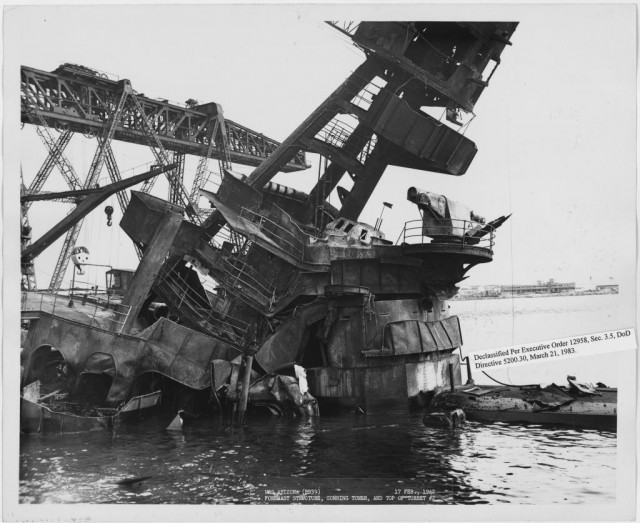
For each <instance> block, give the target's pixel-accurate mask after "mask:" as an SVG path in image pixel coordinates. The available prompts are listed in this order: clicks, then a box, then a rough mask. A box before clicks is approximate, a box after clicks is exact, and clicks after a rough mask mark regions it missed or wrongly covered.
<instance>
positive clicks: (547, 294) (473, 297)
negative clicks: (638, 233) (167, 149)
mask: <svg viewBox="0 0 640 523" xmlns="http://www.w3.org/2000/svg"><path fill="white" fill-rule="evenodd" d="M610 294H618V292H604V291H593V292H586V291H583V292H580V291H576V292H544V293H543V292H535V293H534V292H532V293H527V294H501V295H499V296H482V295H480V294H470V295H465V296H460V295H459V294H457V295H455V296H454V297H453V298H451V299H452V300H459V301H468V300H506V299H509V298H562V297H563V296H603V295H610Z"/></svg>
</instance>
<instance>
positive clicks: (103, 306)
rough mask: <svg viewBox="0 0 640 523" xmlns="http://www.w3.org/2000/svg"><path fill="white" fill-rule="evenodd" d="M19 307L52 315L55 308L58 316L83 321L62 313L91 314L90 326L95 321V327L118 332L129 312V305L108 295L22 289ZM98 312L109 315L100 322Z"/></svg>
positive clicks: (120, 330) (77, 316)
mask: <svg viewBox="0 0 640 523" xmlns="http://www.w3.org/2000/svg"><path fill="white" fill-rule="evenodd" d="M30 296H33V297H36V296H39V298H38V297H36V298H34V299H29V297H30ZM21 309H22V312H27V311H34V312H45V313H47V314H51V315H52V316H55V315H56V309H57V311H58V316H59V317H67V318H68V319H71V320H73V321H78V322H79V323H85V322H84V321H82V319H83V317H82V316H80V315H75V316H73V317H72V318H69V317H68V315H66V314H64V313H69V312H72V311H74V310H75V311H77V312H79V313H82V314H84V315H85V316H86V317H89V316H91V319H90V320H89V323H88V325H89V326H90V327H93V326H94V322H95V324H96V325H95V326H96V327H98V328H100V329H103V330H108V331H112V332H117V333H118V334H121V333H122V329H123V327H124V324H125V323H126V321H127V317H128V316H129V313H130V312H131V307H130V306H128V305H122V304H121V303H114V302H111V301H110V299H109V297H107V299H103V298H99V297H95V296H93V297H91V298H89V297H88V295H87V294H73V293H72V292H70V293H69V295H64V294H55V293H49V292H42V291H22V297H21ZM98 312H108V313H110V316H109V317H103V318H102V319H103V322H102V323H101V322H99V321H98V319H99V318H96V315H97V314H98Z"/></svg>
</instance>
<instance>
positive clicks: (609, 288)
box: [596, 283, 618, 294]
mask: <svg viewBox="0 0 640 523" xmlns="http://www.w3.org/2000/svg"><path fill="white" fill-rule="evenodd" d="M596 292H602V293H609V294H618V284H617V283H609V284H606V285H596Z"/></svg>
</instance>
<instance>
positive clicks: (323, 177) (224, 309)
mask: <svg viewBox="0 0 640 523" xmlns="http://www.w3.org/2000/svg"><path fill="white" fill-rule="evenodd" d="M331 25H332V26H334V27H335V28H337V29H339V30H340V31H341V32H343V33H344V34H345V35H347V36H348V37H349V38H350V39H351V40H352V41H353V43H354V44H355V45H356V46H358V47H359V48H360V49H362V51H363V52H364V55H365V60H364V62H363V63H362V64H361V65H360V66H359V67H358V68H357V69H356V70H355V71H354V72H353V73H352V74H351V75H350V76H349V77H348V78H347V79H346V80H345V81H344V82H343V83H342V84H341V85H340V86H338V87H337V89H336V90H335V91H334V92H333V93H332V94H331V95H330V96H329V97H328V98H327V99H326V100H325V101H324V102H322V103H321V104H320V105H319V106H318V108H317V109H316V110H314V111H313V112H312V113H311V114H310V115H309V116H308V117H307V118H306V119H305V120H304V122H302V123H301V124H300V125H299V126H298V128H297V129H295V130H294V131H293V132H292V133H291V134H290V135H289V136H288V137H287V138H286V139H285V140H284V141H283V142H282V143H281V144H274V143H273V142H270V145H269V147H268V148H263V149H261V150H258V151H257V152H256V151H253V150H250V152H249V153H247V152H246V151H242V150H239V149H238V148H237V147H239V146H237V144H236V148H234V146H232V145H230V144H232V143H235V142H234V141H233V140H231V139H230V136H231V134H232V133H231V132H230V131H229V130H230V129H234V126H233V124H231V125H230V123H229V121H228V120H227V121H226V122H225V124H226V129H227V131H226V135H225V138H223V139H216V138H215V136H217V135H216V134H215V133H218V132H221V131H220V130H221V129H223V127H221V126H220V124H219V123H218V124H216V123H215V122H213V120H212V122H213V123H210V124H209V126H208V127H207V130H208V132H205V133H203V134H201V135H200V136H201V138H200V139H196V140H195V142H194V141H193V140H191V141H190V139H191V137H192V136H193V134H191V130H196V129H198V127H197V125H195V124H193V121H192V124H193V125H192V124H189V125H187V123H185V119H184V118H183V119H180V118H177V117H176V118H177V119H176V118H174V119H173V120H172V118H171V117H169V114H170V112H169V111H167V112H163V111H161V110H160V109H158V110H157V111H156V112H153V111H152V110H150V109H145V108H144V106H143V104H142V103H141V102H140V101H139V100H138V98H139V97H140V95H136V94H135V93H134V94H132V92H129V96H132V97H133V98H132V101H130V102H129V105H127V101H126V96H125V95H126V93H127V90H126V89H127V87H126V85H125V86H124V91H123V94H122V95H121V97H122V98H121V99H120V102H119V103H118V104H117V105H116V109H115V111H116V112H115V114H116V116H118V118H117V119H115V120H109V119H108V118H107V119H106V120H103V121H102V123H101V124H100V126H99V127H98V128H99V129H101V131H100V132H102V133H105V132H106V131H105V129H107V128H109V129H110V130H109V131H108V133H107V134H106V135H101V136H102V138H101V139H100V140H99V143H100V144H105V143H106V144H107V145H106V146H104V147H102V152H101V153H97V154H101V155H102V156H104V157H105V158H108V157H109V147H108V141H109V140H110V139H112V138H114V137H115V138H116V139H118V137H120V139H127V140H131V141H136V140H142V138H141V137H140V136H142V135H136V132H137V131H136V129H135V122H138V124H139V125H141V126H142V127H145V126H148V127H152V128H153V133H152V136H155V140H156V141H155V143H154V144H152V146H153V147H155V150H156V151H161V150H162V149H163V148H164V150H165V151H166V150H171V151H187V149H183V147H184V148H187V147H192V148H194V149H193V150H194V151H196V150H197V154H201V155H202V157H203V158H209V157H217V158H219V159H220V158H222V160H223V161H224V160H225V159H230V160H231V161H235V162H240V161H242V163H245V164H251V162H254V161H256V159H259V160H260V161H259V162H257V161H256V163H255V164H256V165H257V166H256V168H255V170H254V171H253V172H252V173H251V174H250V175H249V176H243V175H240V174H238V173H236V172H234V171H233V169H231V168H230V166H229V165H228V164H224V165H222V166H221V167H222V170H223V172H224V176H223V178H222V181H221V184H220V186H219V188H218V189H217V191H215V192H210V191H205V190H202V189H200V187H198V188H197V189H198V190H199V193H200V194H201V195H202V196H204V197H206V198H207V199H208V200H209V201H210V202H211V205H212V208H213V209H212V212H210V213H209V214H205V213H202V212H199V209H198V208H197V206H195V205H194V203H193V202H194V200H196V198H195V194H189V193H188V192H187V191H186V190H184V189H183V188H181V175H180V170H179V167H178V169H174V170H171V169H167V170H168V172H169V174H168V176H169V179H170V184H171V187H172V195H174V196H172V197H170V199H169V201H166V200H162V199H160V198H157V197H154V196H151V195H150V194H148V192H145V191H144V190H143V191H137V192H132V197H131V200H130V201H128V202H125V203H126V204H127V205H126V211H125V213H124V216H123V219H122V222H121V227H122V229H123V230H124V231H125V232H126V233H127V234H128V235H129V236H130V237H131V239H132V240H133V241H134V243H135V244H136V245H137V246H138V248H139V249H140V254H141V260H140V265H139V267H138V269H137V270H136V272H135V274H134V275H133V277H132V278H131V280H130V282H129V283H128V285H127V287H126V289H123V290H122V292H121V294H122V299H121V300H118V308H119V309H118V311H117V312H118V314H119V316H118V318H117V319H116V318H112V317H111V316H110V312H109V311H108V310H105V311H104V313H103V314H102V313H101V314H96V312H93V316H92V317H91V314H90V312H89V311H83V310H82V308H81V307H80V306H76V308H75V309H74V310H73V311H68V310H62V308H59V309H57V310H55V311H53V310H51V308H52V307H51V306H42V304H43V303H47V302H46V300H43V299H42V297H40V298H38V297H37V295H35V294H33V293H28V295H27V297H26V298H25V300H26V302H25V304H24V310H25V311H27V312H25V314H24V315H23V317H25V318H29V319H30V321H31V324H30V326H29V330H28V334H27V336H26V343H25V349H26V351H25V352H26V354H27V355H28V357H27V361H26V362H25V365H26V377H25V379H26V380H27V381H29V380H31V381H33V380H35V379H38V378H39V377H40V376H39V375H38V372H36V371H34V370H33V366H34V361H35V362H36V365H35V366H36V368H43V366H46V365H44V363H43V358H44V359H45V360H46V358H48V357H51V354H52V350H51V349H52V348H54V349H55V351H56V355H55V358H58V360H56V361H62V360H63V361H64V362H65V365H66V366H67V369H68V372H70V373H72V374H73V375H74V376H75V377H76V379H75V382H74V383H75V384H76V385H75V386H76V390H75V391H71V390H70V391H69V393H70V394H73V393H76V394H77V393H78V385H77V384H78V383H83V382H82V380H80V379H77V377H79V376H85V377H86V376H87V375H92V376H95V375H100V374H105V375H108V376H110V377H111V379H110V380H107V381H106V382H105V383H106V385H105V386H104V394H103V398H102V401H103V402H104V404H105V405H111V406H113V405H117V404H119V403H120V402H122V401H125V400H126V399H128V398H129V397H131V395H132V394H134V393H144V392H150V391H151V390H153V389H154V388H157V387H158V386H159V384H160V383H162V384H163V386H164V387H165V388H166V389H167V391H169V390H170V391H171V394H173V395H174V396H175V397H178V398H183V400H184V401H191V402H193V401H196V400H197V398H200V399H202V398H203V397H207V398H208V397H209V395H208V394H204V392H205V391H213V392H214V393H217V394H216V395H215V396H216V398H218V395H219V394H221V393H222V392H224V393H223V396H225V397H226V399H227V400H228V401H230V402H232V403H234V402H236V401H240V409H241V410H243V405H242V397H243V395H244V396H245V401H246V396H247V394H248V400H249V401H250V402H251V403H252V404H253V405H265V406H267V407H269V408H270V409H272V410H275V411H278V410H279V409H281V407H282V404H283V402H284V401H285V400H287V401H290V402H292V403H293V404H294V405H295V406H296V407H297V409H298V410H299V411H301V412H302V411H305V412H315V410H314V408H311V407H310V405H315V401H316V400H319V401H320V403H321V404H322V403H324V404H325V405H336V406H349V407H359V408H361V409H362V410H365V411H366V410H368V409H372V408H375V407H376V406H379V405H383V404H386V403H388V402H398V401H400V402H405V403H406V401H407V399H409V398H411V399H414V400H417V401H418V402H421V403H424V402H428V401H429V398H430V396H431V395H432V394H433V393H434V391H436V390H438V389H441V388H443V387H450V386H452V385H455V384H460V381H461V378H460V362H459V358H458V356H457V355H455V354H454V353H453V351H454V350H455V349H456V348H458V347H460V345H461V344H462V334H461V331H460V325H459V321H458V318H457V317H455V316H450V315H449V313H448V307H447V303H446V300H447V299H449V298H451V297H452V296H453V295H454V294H455V292H456V290H457V287H456V284H457V283H458V282H460V281H461V280H462V279H463V278H464V277H465V274H466V273H467V271H468V270H469V269H471V268H472V267H473V266H475V265H476V264H478V263H486V262H489V261H491V259H492V255H493V242H494V231H495V228H497V227H498V226H499V225H500V224H501V223H502V222H503V221H504V220H505V219H506V217H501V218H498V219H497V220H494V221H489V222H487V221H486V220H485V219H484V218H482V217H480V216H477V215H476V214H475V213H474V212H473V211H471V210H470V209H469V208H467V207H466V206H464V205H461V204H459V203H457V202H455V201H453V200H451V199H448V198H446V197H444V196H442V195H438V194H434V193H432V192H430V191H425V190H422V189H418V188H415V187H411V188H407V189H408V191H407V197H408V199H409V200H410V201H412V202H413V203H414V204H415V205H416V207H417V209H416V211H417V213H416V214H418V212H419V213H420V214H419V215H420V219H419V220H415V221H410V222H407V224H406V225H405V228H404V230H403V231H402V234H401V238H400V240H399V241H398V242H397V243H396V244H394V243H393V242H391V241H389V240H387V239H386V238H385V236H384V234H383V232H382V231H381V230H380V224H376V226H371V225H368V224H365V223H360V222H358V218H359V216H360V213H361V212H362V210H363V208H364V206H365V204H366V203H367V201H368V200H369V198H370V196H371V194H372V192H373V190H374V188H375V187H376V185H377V184H378V182H379V181H380V179H381V177H382V176H383V174H384V173H385V171H386V169H387V167H389V166H400V167H406V168H412V169H418V170H423V171H431V172H437V173H442V174H444V175H454V176H460V175H463V174H464V173H465V172H466V171H467V169H468V168H469V166H470V164H471V162H472V160H473V158H474V156H475V154H476V151H477V149H476V146H475V144H474V143H473V142H472V141H471V140H470V139H469V138H467V137H466V136H465V135H464V132H463V131H464V128H465V126H466V124H467V123H466V122H465V120H468V119H469V115H470V114H471V113H472V111H473V109H474V107H475V104H476V102H477V101H478V98H479V97H480V95H481V94H482V92H483V90H484V89H485V88H486V87H487V86H488V84H489V80H490V78H491V77H492V75H493V73H494V71H495V68H496V67H497V65H498V64H499V63H500V56H501V54H502V52H503V50H504V48H505V47H506V46H507V45H510V37H511V34H512V33H513V31H514V30H515V28H516V25H517V24H516V23H510V22H496V23H490V22H480V23H453V22H362V23H359V24H339V23H331ZM33 74H35V73H33ZM43 74H44V73H43ZM25 84H26V86H27V91H28V92H31V91H34V90H35V89H36V88H35V87H33V85H34V84H33V82H31V81H29V80H28V78H27V81H26V82H25ZM23 89H25V87H24V85H23ZM25 96H26V95H25ZM38 99H40V100H41V99H42V97H39V98H38ZM123 99H124V100H125V101H124V102H122V100H123ZM121 107H122V108H121ZM126 107H128V108H129V109H128V110H129V111H133V112H132V113H126V111H125V109H124V108H126ZM73 109H74V108H73V107H71V108H70V109H69V110H68V112H67V113H65V117H64V120H65V122H66V123H67V125H69V128H68V129H72V130H76V128H74V127H73V126H74V125H76V124H78V125H79V123H77V122H76V120H74V119H84V120H87V119H90V118H88V115H87V114H86V113H85V114H84V115H80V116H78V115H76V114H68V113H69V112H73ZM75 110H76V111H77V108H76V109H75ZM190 110H191V111H192V112H195V113H198V114H201V113H202V114H210V115H211V114H213V115H220V114H221V111H219V110H217V112H212V113H206V111H204V109H203V108H202V107H195V108H193V109H190ZM434 110H437V111H438V112H440V113H442V117H441V118H437V117H436V116H434V115H433V114H432V113H434ZM34 111H35V110H34V109H33V108H32V109H28V110H25V111H24V113H23V117H24V118H25V119H26V120H25V121H27V120H29V119H30V118H37V116H33V115H32V114H30V112H34ZM136 111H137V113H136ZM35 112H36V113H37V112H38V111H35ZM39 112H40V115H41V116H43V115H42V113H43V112H45V109H40V110H39ZM53 112H55V111H53ZM59 112H60V111H58V113H59ZM187 112H188V111H187V110H183V116H184V114H187ZM125 113H126V115H132V116H127V117H125V116H123V115H125ZM136 114H138V117H136V116H135V115H136ZM150 114H154V115H156V116H157V118H156V117H154V118H149V115H150ZM160 114H162V115H164V116H163V117H162V118H161V117H160ZM141 115H146V118H145V117H144V116H142V117H141ZM43 117H44V116H43ZM445 117H446V121H445ZM163 118H164V120H163ZM195 119H196V117H195V116H194V120H195ZM145 120H146V123H145ZM105 121H107V122H108V121H112V122H115V121H118V122H120V125H118V124H117V123H113V125H111V126H109V125H105V123H104V122H105ZM152 121H153V122H154V124H152V123H151V122H152ZM52 122H53V120H50V121H48V122H47V121H44V122H42V121H41V122H40V123H41V124H42V125H52ZM127 122H129V123H131V125H130V126H128V125H129V124H128V123H127ZM161 122H164V123H161ZM85 123H86V122H85ZM153 125H155V127H153ZM238 127H239V126H238ZM179 131H180V132H179ZM183 131H184V132H183ZM65 132H66V129H65ZM163 133H164V134H163ZM171 133H173V134H172V135H171ZM181 133H182V134H181ZM185 133H186V134H185ZM142 134H144V132H143V133H142ZM147 134H149V133H147ZM196 134H197V133H196ZM169 135H170V136H169ZM62 136H64V133H63V135H62ZM62 136H61V138H62ZM207 136H209V138H208V141H207V139H206V137H207ZM212 136H214V138H211V137H212ZM61 138H60V139H61ZM145 139H146V138H145ZM136 143H140V142H139V141H138V142H136ZM244 143H246V140H245V142H244ZM212 144H215V145H212ZM203 151H205V152H204V153H203ZM54 153H55V151H52V155H53V156H55V154H54ZM305 153H316V154H318V155H319V156H320V166H321V172H320V174H319V176H318V180H317V183H316V185H315V187H314V188H313V189H312V190H311V191H310V192H309V193H308V194H306V193H303V192H300V191H298V190H295V189H293V188H290V187H285V186H282V185H280V184H277V183H275V182H274V181H273V178H274V177H275V176H276V175H277V174H278V173H279V172H282V171H287V170H299V169H301V168H303V167H304V166H305V160H304V154H305ZM174 154H184V152H181V153H176V152H174ZM234 154H235V156H234ZM243 154H244V155H245V156H246V157H245V156H242V155H243ZM216 155H217V156H216ZM263 157H264V158H263ZM159 159H160V160H162V161H161V162H160V161H159V162H158V163H162V164H164V165H165V166H166V165H167V164H169V163H170V162H169V159H164V158H163V157H162V155H161V154H160V158H159ZM173 159H174V160H175V159H176V158H175V157H174V158H173ZM177 160H179V158H178V159H177ZM97 161H100V159H98V160H97ZM174 163H176V164H177V165H178V166H179V165H180V162H179V161H175V162H174ZM107 166H109V162H107ZM345 175H348V176H349V177H350V178H351V180H352V181H353V185H352V187H351V189H350V190H347V189H345V188H343V187H341V186H340V185H339V184H340V182H341V180H342V179H343V177H344V176H345ZM32 185H33V184H32ZM36 189H37V187H36ZM194 189H195V186H194ZM336 190H337V193H338V195H339V200H340V204H339V205H338V206H334V205H331V204H330V203H329V202H328V197H329V195H330V194H331V193H333V192H334V191H336ZM28 261H29V260H25V259H23V263H26V262H28ZM207 281H213V282H215V288H212V287H211V286H208V285H206V282H207ZM112 292H113V289H112ZM38 299H39V300H40V301H39V303H40V305H37V302H38ZM94 301H95V304H93V305H91V300H90V298H87V300H85V304H84V305H82V306H85V307H94V306H95V307H97V306H98V305H97V301H96V300H94ZM54 306H55V301H54ZM95 307H94V308H95ZM96 316H100V318H101V319H100V321H98V320H96ZM87 339H90V340H91V343H85V342H80V340H87ZM73 340H75V341H73ZM43 347H44V348H46V350H43ZM60 358H61V360H60ZM243 361H244V367H243V366H242V362H243ZM243 368H244V370H242V369H243ZM301 369H304V370H301ZM243 375H244V377H245V379H244V380H242V376H243ZM304 375H306V380H304V379H301V376H304ZM90 381H91V380H89V382H90ZM242 381H244V382H245V385H244V386H243V385H242ZM89 382H87V383H89ZM307 384H308V391H307V388H306V385H307ZM293 385H295V387H293ZM203 394H204V395H203ZM185 398H186V399H185Z"/></svg>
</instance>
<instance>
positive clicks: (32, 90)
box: [21, 64, 308, 291]
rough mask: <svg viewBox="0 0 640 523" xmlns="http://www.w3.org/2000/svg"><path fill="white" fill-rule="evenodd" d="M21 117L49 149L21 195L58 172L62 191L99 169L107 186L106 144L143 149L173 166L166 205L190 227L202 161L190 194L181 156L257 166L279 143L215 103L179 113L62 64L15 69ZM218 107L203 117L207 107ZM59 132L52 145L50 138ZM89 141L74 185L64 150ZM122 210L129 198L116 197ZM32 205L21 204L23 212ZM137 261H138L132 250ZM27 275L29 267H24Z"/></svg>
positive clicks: (63, 260) (65, 255) (127, 86)
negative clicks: (89, 155)
mask: <svg viewBox="0 0 640 523" xmlns="http://www.w3.org/2000/svg"><path fill="white" fill-rule="evenodd" d="M21 102H22V104H21V112H22V115H21V119H22V122H23V123H28V124H32V125H34V126H35V127H36V132H37V134H38V135H39V136H40V138H41V139H42V141H43V142H44V144H45V145H46V147H47V150H48V156H47V158H46V159H45V161H44V163H43V165H42V167H41V168H40V169H39V171H38V173H37V174H36V176H35V177H34V179H33V181H32V183H31V185H30V187H29V189H28V190H27V193H28V194H33V193H39V192H40V191H41V189H42V187H43V186H44V184H45V182H46V180H47V178H48V176H49V174H50V173H51V172H52V170H53V168H54V167H57V168H58V169H59V170H60V172H61V173H62V175H63V177H64V179H65V181H66V182H67V185H68V186H69V189H71V190H79V189H89V188H92V187H94V186H95V184H96V182H97V180H98V178H99V176H100V173H101V171H102V168H103V166H105V165H106V167H107V172H108V175H109V177H110V179H111V182H113V183H115V182H118V181H120V180H121V173H120V170H119V168H118V164H117V161H116V157H115V155H114V153H113V150H112V148H111V142H112V140H121V141H125V142H129V143H135V144H140V145H146V146H148V147H150V149H151V151H152V153H153V155H154V158H155V161H156V163H157V164H159V165H163V166H166V165H169V164H176V168H174V169H172V170H171V171H167V172H166V176H167V178H168V180H169V188H170V196H169V197H170V200H171V201H173V202H175V203H176V204H178V205H180V206H181V207H182V208H183V209H184V210H185V212H186V214H187V216H188V218H189V219H190V221H192V222H193V223H196V224H199V223H201V221H202V216H201V211H200V210H199V209H198V207H197V204H196V198H194V195H196V194H197V192H198V190H199V189H200V187H201V185H202V183H203V182H204V180H205V177H204V172H205V170H206V161H205V162H204V165H203V168H202V169H201V171H202V172H199V173H197V175H196V182H197V183H194V187H193V188H192V190H191V192H188V191H187V190H186V188H185V187H184V185H183V175H184V163H185V162H184V160H185V156H186V155H187V154H193V155H197V156H200V157H201V158H202V157H206V158H216V159H217V160H218V161H219V162H220V168H221V169H225V168H229V167H230V166H231V162H232V161H233V162H237V163H240V164H244V165H253V166H255V165H259V164H260V162H261V161H262V160H263V159H264V158H266V157H267V156H268V155H269V154H270V153H271V152H272V151H273V150H274V149H275V148H276V147H277V146H278V145H279V144H278V142H276V141H274V140H271V139H270V138H267V137H265V136H264V135H262V134H260V133H257V132H255V131H252V130H251V129H249V128H247V127H244V126H242V125H239V124H237V123H235V122H233V121H231V120H224V118H223V117H222V110H221V108H220V106H218V105H217V104H205V105H202V106H193V105H191V106H187V107H182V106H179V105H176V104H172V103H169V102H168V101H167V100H154V99H151V98H149V97H145V96H144V95H142V94H139V93H137V92H136V91H134V90H133V88H132V86H131V82H130V81H129V80H119V81H118V80H115V79H112V78H109V77H108V76H107V75H105V74H102V73H99V72H97V71H95V70H92V69H90V68H88V67H84V66H78V65H73V64H64V65H62V66H60V67H58V68H57V69H55V70H54V71H52V72H45V71H40V70H37V69H33V68H30V67H25V66H23V67H21ZM212 105H213V106H216V107H218V108H220V110H219V111H215V112H212V111H209V110H208V107H209V106H212ZM50 128H55V129H56V130H58V131H59V132H60V133H61V134H60V136H59V137H58V138H57V139H55V138H54V136H53V135H52V134H51V132H50V130H49V129H50ZM78 132H79V133H82V134H83V135H84V136H86V137H96V139H97V143H98V147H97V149H96V152H95V154H94V157H93V161H92V163H91V167H90V169H89V172H88V174H87V176H86V178H85V179H84V181H81V179H80V177H79V176H78V175H77V174H76V172H75V170H74V169H73V166H72V165H71V162H69V160H68V159H67V158H66V156H65V154H64V151H65V149H66V147H67V145H68V144H69V142H70V140H71V137H72V136H73V133H78ZM307 167H308V165H307V164H306V160H305V156H304V153H301V154H298V155H296V157H295V158H293V159H292V161H290V162H289V163H288V164H287V165H286V166H285V167H284V170H285V171H298V170H303V169H306V168H307ZM154 181H155V177H154V178H152V179H150V180H147V182H146V183H145V184H144V185H143V187H142V191H143V192H149V191H150V190H151V189H152V188H153V185H154ZM117 198H118V204H119V206H120V208H121V209H122V211H123V212H124V209H126V206H127V205H128V197H127V195H126V194H125V193H123V192H118V193H117ZM30 204H31V202H30V201H27V202H25V209H24V210H25V212H26V211H27V210H28V208H29V206H30ZM81 223H82V222H81V221H80V222H78V223H77V224H76V225H75V227H73V228H72V229H71V230H69V231H68V233H67V236H66V237H65V241H64V244H63V247H62V250H61V252H60V255H59V257H58V261H57V263H56V267H55V269H54V271H53V276H52V279H51V283H50V285H49V288H50V289H51V290H53V291H55V290H57V289H58V288H59V287H60V284H61V283H62V279H63V277H64V274H65V272H66V269H67V266H68V262H69V258H70V253H71V250H72V249H73V246H74V244H75V242H76V240H77V237H78V234H79V231H80V226H81ZM136 249H137V250H138V255H139V256H140V255H141V252H140V250H139V247H138V246H136ZM31 269H33V267H31Z"/></svg>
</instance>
